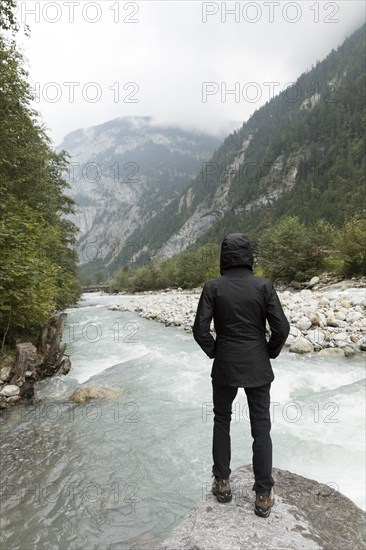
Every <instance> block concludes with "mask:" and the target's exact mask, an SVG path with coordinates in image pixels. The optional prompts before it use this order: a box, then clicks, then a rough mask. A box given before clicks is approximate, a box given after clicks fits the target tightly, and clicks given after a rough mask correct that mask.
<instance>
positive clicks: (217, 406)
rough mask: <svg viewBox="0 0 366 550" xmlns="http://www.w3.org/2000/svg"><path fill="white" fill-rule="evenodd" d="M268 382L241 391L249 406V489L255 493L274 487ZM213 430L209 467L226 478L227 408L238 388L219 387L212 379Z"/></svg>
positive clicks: (228, 412) (228, 448)
mask: <svg viewBox="0 0 366 550" xmlns="http://www.w3.org/2000/svg"><path fill="white" fill-rule="evenodd" d="M270 388H271V383H269V384H266V385H265V386H259V387H255V388H244V390H245V393H246V396H247V400H248V407H249V418H250V426H251V433H252V437H253V446H252V449H253V472H254V479H255V482H254V485H253V490H254V491H257V492H259V493H264V492H266V491H269V490H270V489H271V487H272V486H273V485H274V480H273V478H272V440H271V436H270V430H271V418H270V412H269V406H270V395H269V392H270ZM212 389H213V412H214V428H213V441H212V455H213V461H214V464H213V467H212V473H213V475H214V476H215V477H218V478H222V479H226V478H228V477H229V475H230V474H231V470H230V460H231V442H230V422H231V413H232V410H231V405H232V403H233V401H234V399H235V397H236V394H237V392H238V388H237V387H235V386H221V385H220V384H217V383H215V382H214V381H213V380H212Z"/></svg>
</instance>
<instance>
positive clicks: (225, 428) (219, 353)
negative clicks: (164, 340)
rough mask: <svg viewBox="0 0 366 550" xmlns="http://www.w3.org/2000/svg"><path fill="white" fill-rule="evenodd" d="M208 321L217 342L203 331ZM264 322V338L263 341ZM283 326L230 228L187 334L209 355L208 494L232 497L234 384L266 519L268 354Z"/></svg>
mask: <svg viewBox="0 0 366 550" xmlns="http://www.w3.org/2000/svg"><path fill="white" fill-rule="evenodd" d="M212 319H213V320H214V328H215V332H216V339H215V338H214V337H213V336H212V334H211V333H210V326H211V321H212ZM266 320H268V323H269V326H270V329H271V335H270V338H269V340H268V341H267V339H266ZM289 331H290V325H289V322H288V320H287V318H286V316H285V314H284V311H283V309H282V306H281V304H280V301H279V298H278V296H277V293H276V291H275V289H274V287H273V284H272V282H271V281H270V280H269V279H266V278H264V277H257V276H255V275H254V274H253V252H252V247H251V244H250V242H249V240H248V238H247V237H246V236H245V235H244V234H243V233H229V234H227V235H226V236H225V237H224V239H223V241H222V243H221V251H220V277H217V278H215V279H210V280H208V281H206V282H205V284H204V286H203V289H202V292H201V296H200V298H199V302H198V306H197V312H196V316H195V320H194V324H193V337H194V339H195V341H196V342H197V343H198V344H199V346H200V347H201V349H202V350H203V351H204V352H205V353H206V355H208V357H209V358H210V359H214V362H213V365H212V370H211V378H212V391H213V412H214V427H213V441H212V455H213V466H212V477H214V478H215V479H214V481H213V485H212V492H213V494H214V495H215V496H216V497H217V499H218V500H219V502H230V501H231V500H232V493H231V486H230V479H229V478H230V474H231V469H230V460H231V441H230V422H231V414H232V410H231V406H232V403H233V401H234V399H235V397H236V395H237V391H238V388H240V387H241V388H244V391H245V393H246V396H247V401H248V407H249V417H250V425H251V435H252V438H253V446H252V450H253V458H252V464H253V473H254V480H255V481H254V485H253V488H252V489H253V491H255V492H256V499H255V505H254V512H255V513H256V514H257V515H258V516H261V517H268V516H269V514H270V511H271V507H272V506H273V504H274V489H273V486H274V484H275V482H274V479H273V477H272V440H271V436H270V430H271V419H270V411H269V408H270V388H271V383H272V382H273V380H274V373H273V370H272V366H271V362H270V359H274V358H276V357H277V356H278V355H279V353H280V351H281V349H282V347H283V346H284V344H285V342H286V339H287V336H288V334H289Z"/></svg>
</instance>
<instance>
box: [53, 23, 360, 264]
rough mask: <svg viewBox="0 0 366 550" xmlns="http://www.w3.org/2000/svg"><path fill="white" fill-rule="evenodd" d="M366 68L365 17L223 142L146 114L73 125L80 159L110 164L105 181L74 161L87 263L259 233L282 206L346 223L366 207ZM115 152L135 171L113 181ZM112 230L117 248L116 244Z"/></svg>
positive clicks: (137, 258)
mask: <svg viewBox="0 0 366 550" xmlns="http://www.w3.org/2000/svg"><path fill="white" fill-rule="evenodd" d="M365 80H366V79H365V25H364V26H363V27H361V28H360V29H358V30H357V31H356V32H354V33H353V34H352V35H351V36H350V37H348V38H347V39H346V40H345V41H344V42H343V44H342V45H341V46H339V47H338V49H337V50H332V51H331V52H330V53H329V55H328V56H327V57H326V58H325V59H324V60H322V61H319V62H317V64H316V65H315V67H313V68H312V69H311V70H309V71H307V72H305V73H303V74H302V75H301V76H300V77H299V78H298V80H297V81H296V83H295V84H293V85H292V86H291V87H289V88H287V89H285V90H283V91H282V92H281V93H280V94H278V95H277V96H275V97H274V98H272V99H271V100H270V101H268V102H267V103H266V104H265V105H264V106H262V107H261V108H259V109H257V110H256V111H255V112H254V113H253V115H252V116H251V117H250V118H249V119H248V120H247V121H246V122H244V123H243V125H242V126H241V127H240V128H239V129H238V130H235V131H234V132H233V133H231V134H230V135H229V136H228V137H227V138H226V139H225V140H222V142H221V145H220V146H219V147H218V141H217V140H215V139H214V138H210V137H208V136H194V137H193V135H191V134H187V133H185V132H181V131H178V130H176V129H161V128H160V129H156V128H154V127H152V126H150V125H149V122H148V120H147V119H139V118H138V119H131V120H130V119H129V120H127V121H125V122H122V121H123V120H124V119H118V122H117V121H112V122H110V123H106V125H102V126H98V127H95V128H92V129H89V130H79V131H77V132H74V133H73V134H70V135H69V136H67V138H65V141H64V143H63V144H62V146H63V147H64V148H65V149H69V151H71V152H72V157H73V159H77V160H78V161H79V162H84V163H85V162H88V161H90V160H91V159H92V161H94V162H98V163H99V164H100V166H101V167H102V172H103V170H104V173H102V174H101V178H100V181H99V182H98V183H89V182H86V181H83V180H82V177H81V176H80V171H79V173H78V176H77V178H78V179H77V178H76V180H75V182H74V183H73V184H72V185H73V195H74V196H75V197H76V198H77V200H78V203H79V204H80V205H81V208H82V217H81V218H80V220H79V223H80V226H81V227H82V237H81V239H80V244H79V247H80V249H81V250H82V249H83V244H84V243H86V242H87V243H88V245H89V244H90V243H91V247H92V248H93V244H92V243H93V242H94V248H93V253H94V251H95V250H97V252H98V254H99V256H98V257H97V258H96V259H95V258H93V259H91V258H89V260H91V261H89V262H88V258H87V257H85V255H84V258H82V262H84V264H85V265H84V266H83V270H82V273H83V274H90V273H92V272H95V270H96V269H98V268H103V269H105V270H106V272H107V273H108V274H112V273H113V272H114V271H115V270H116V268H117V267H119V266H122V265H126V264H127V263H129V262H130V261H131V263H133V264H134V265H143V264H146V263H147V262H148V261H149V260H150V259H163V258H167V257H171V256H173V255H175V254H178V253H180V252H182V251H184V250H187V249H192V248H195V247H197V246H199V245H201V244H204V243H207V242H212V243H220V242H221V240H222V237H223V235H224V234H225V233H228V232H236V231H242V232H245V233H247V235H248V236H249V238H250V239H251V240H253V241H256V240H257V238H258V236H259V235H260V233H261V231H263V230H264V229H266V228H268V227H270V226H271V225H272V224H274V223H275V222H276V221H277V220H278V219H279V218H280V217H281V216H283V215H284V214H286V215H297V216H299V218H300V220H301V221H303V222H305V223H310V222H312V221H316V220H317V219H320V218H324V219H325V220H327V221H329V222H330V223H332V224H333V225H335V226H341V225H342V224H343V223H344V221H345V220H347V219H348V218H349V217H350V216H352V215H353V214H354V213H355V212H359V211H361V210H363V209H366V199H365V178H364V174H365V168H366V166H365V155H364V151H365V141H364V126H365V118H366V117H365V99H364V98H365V97H366V94H365V91H366V90H365V88H366V86H365V83H366V82H365ZM120 125H122V127H121V126H120ZM136 127H137V128H136ZM210 149H211V151H210ZM214 149H215V150H214ZM86 151H87V152H86ZM128 162H130V163H134V164H132V165H129V166H127V168H125V166H126V165H127V163H128ZM116 163H119V166H120V167H122V168H125V170H126V172H125V173H127V171H128V170H131V174H130V175H131V176H135V175H137V178H138V180H137V181H136V182H133V183H131V182H125V181H123V184H118V183H116V182H114V181H113V178H112V177H111V176H110V175H109V174H108V172H107V171H108V169H109V167H110V166H114V165H115V164H116ZM136 165H137V167H138V168H139V171H138V172H137V173H136V174H132V171H133V170H135V169H136ZM195 170H196V172H195ZM193 176H195V177H194V178H193ZM84 180H85V178H84ZM113 239H116V240H118V241H119V243H120V244H121V246H122V247H124V248H123V251H122V252H121V251H120V250H119V253H118V254H116V252H115V251H114V250H112V248H113V246H112V244H113ZM84 248H85V247H84Z"/></svg>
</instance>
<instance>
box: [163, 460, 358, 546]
mask: <svg viewBox="0 0 366 550" xmlns="http://www.w3.org/2000/svg"><path fill="white" fill-rule="evenodd" d="M273 478H274V480H275V487H274V489H275V504H274V506H273V508H272V512H271V514H270V516H269V517H268V518H260V517H257V516H256V515H255V514H254V511H253V506H254V497H255V493H254V491H252V486H253V472H252V467H251V465H246V466H241V467H240V468H238V469H236V470H235V471H234V472H232V474H231V478H230V479H231V485H232V491H233V500H232V501H231V502H230V503H226V504H221V503H219V502H218V501H217V499H216V497H214V496H213V495H212V494H211V493H210V487H211V485H207V491H206V494H205V495H203V497H202V502H200V503H199V504H197V506H196V507H195V508H194V509H193V510H192V511H191V512H190V513H189V514H188V515H187V516H186V517H185V518H184V519H183V520H182V522H181V523H180V524H179V525H178V526H177V527H176V528H175V529H174V530H173V532H172V533H171V535H170V536H169V537H168V538H167V539H166V540H165V541H164V542H162V543H161V544H160V545H159V546H158V547H157V549H156V550H246V549H250V550H252V549H258V550H259V549H260V550H297V549H318V548H321V549H324V550H342V549H344V550H351V549H352V550H358V549H359V550H365V547H366V544H365V543H366V539H365V520H366V514H365V512H363V511H362V510H361V509H360V508H358V507H357V506H356V505H355V504H354V503H353V502H352V501H351V500H350V499H349V498H347V497H345V496H344V495H342V494H341V493H339V492H338V491H336V490H335V489H334V488H333V487H331V486H330V485H324V484H321V483H318V482H317V481H314V480H312V479H308V478H305V477H302V476H299V475H297V474H293V473H291V472H288V471H286V470H279V469H277V468H273Z"/></svg>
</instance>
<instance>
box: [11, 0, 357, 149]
mask: <svg viewBox="0 0 366 550" xmlns="http://www.w3.org/2000/svg"><path fill="white" fill-rule="evenodd" d="M230 10H231V11H234V13H229V12H230ZM18 19H20V20H21V21H23V22H26V23H28V24H29V26H30V28H31V37H30V38H28V39H27V38H25V37H24V36H23V35H21V34H19V36H18V42H19V44H20V45H21V47H22V50H23V53H24V55H25V57H26V59H27V68H28V71H29V73H30V80H31V82H32V84H33V86H34V88H35V90H36V91H37V93H39V98H38V100H37V101H36V102H35V103H34V107H35V108H36V109H37V110H38V111H39V112H40V113H41V116H42V120H43V122H44V124H45V125H46V127H47V128H48V134H49V135H50V137H51V138H52V140H53V142H54V144H55V145H57V144H59V143H60V142H61V141H62V139H63V137H64V136H65V135H66V134H67V133H69V132H71V131H73V130H75V129H77V128H80V127H88V126H93V125H96V124H100V123H103V122H105V121H107V120H111V119H113V118H116V117H120V116H131V115H150V116H152V117H154V119H155V120H156V122H157V123H158V124H166V125H168V124H169V125H177V126H179V127H181V128H185V129H190V130H191V129H195V130H197V131H206V132H209V133H219V132H223V131H227V132H228V133H229V131H231V130H232V129H233V127H238V126H239V125H241V123H242V122H243V121H245V120H247V119H248V117H249V116H250V115H251V114H252V113H253V112H254V111H255V110H256V109H257V108H259V107H260V106H261V105H263V104H264V103H265V102H266V101H268V100H269V99H270V98H271V97H272V96H273V95H276V94H277V93H279V92H280V91H281V90H282V89H283V88H284V87H286V86H287V85H288V84H289V83H291V82H294V81H295V80H296V79H297V77H298V76H300V74H301V73H303V72H304V71H306V70H308V69H310V68H311V66H312V65H315V64H316V62H317V61H318V60H321V59H323V58H324V57H325V56H326V55H327V54H328V53H329V52H330V51H331V49H332V48H334V49H336V48H337V47H338V46H339V45H340V44H341V43H342V42H343V41H344V39H345V38H346V37H347V36H349V35H350V34H351V33H352V32H353V31H354V30H356V29H357V28H358V27H360V26H361V25H362V24H363V22H364V20H365V3H364V2H363V1H362V0H361V1H349V0H343V1H337V2H329V1H326V2H316V1H307V0H305V1H304V0H302V1H298V2H287V1H285V2H280V1H268V2H266V1H263V2H260V1H257V2H200V1H196V0H191V1H178V2H169V1H161V2H155V1H151V0H148V1H143V2H118V1H116V0H113V1H111V2H110V1H108V0H102V1H101V0H99V2H89V1H88V0H79V1H75V2H74V1H66V0H65V1H63V0H58V1H53V2H52V1H46V0H43V1H37V2H36V1H31V0H26V1H19V2H18ZM230 90H232V91H235V93H228V92H229V91H230ZM233 121H238V124H234V126H233Z"/></svg>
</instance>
